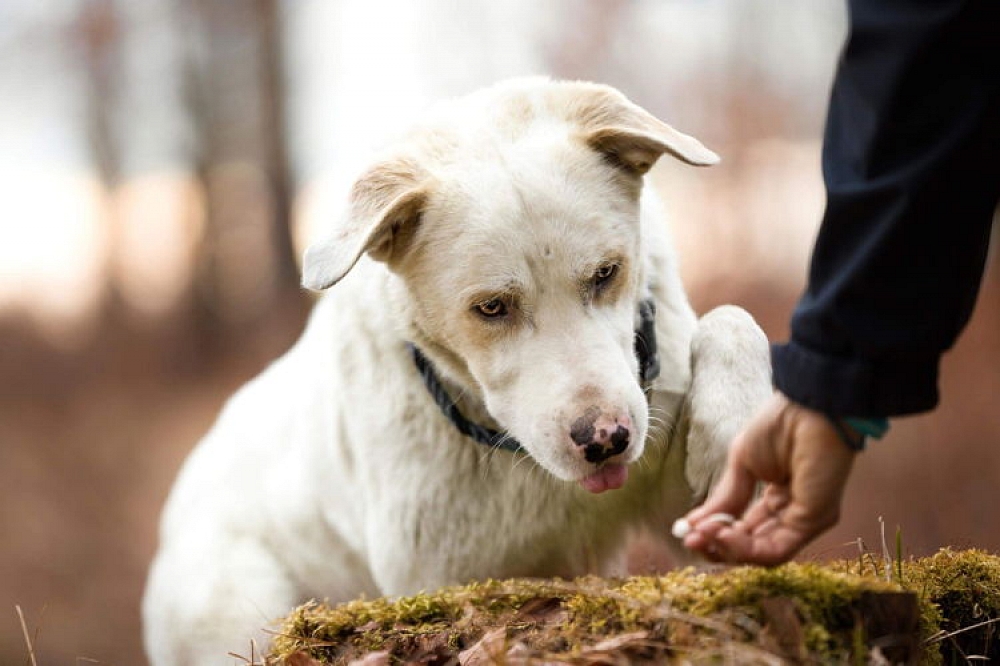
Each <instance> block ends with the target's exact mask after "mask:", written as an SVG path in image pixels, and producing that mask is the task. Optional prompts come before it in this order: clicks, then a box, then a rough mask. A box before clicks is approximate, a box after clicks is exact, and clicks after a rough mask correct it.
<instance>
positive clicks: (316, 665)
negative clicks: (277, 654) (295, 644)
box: [284, 651, 322, 666]
mask: <svg viewBox="0 0 1000 666" xmlns="http://www.w3.org/2000/svg"><path fill="white" fill-rule="evenodd" d="M284 666H322V664H321V662H318V661H316V660H315V659H313V658H312V657H310V656H309V654H308V653H307V652H301V651H300V652H293V653H292V654H290V655H288V656H287V657H285V661H284Z"/></svg>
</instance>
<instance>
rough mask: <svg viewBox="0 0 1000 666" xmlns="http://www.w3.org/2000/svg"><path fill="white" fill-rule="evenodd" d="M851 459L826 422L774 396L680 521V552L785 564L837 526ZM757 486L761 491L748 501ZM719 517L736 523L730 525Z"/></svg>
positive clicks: (848, 452)
mask: <svg viewBox="0 0 1000 666" xmlns="http://www.w3.org/2000/svg"><path fill="white" fill-rule="evenodd" d="M855 454H856V452H855V451H853V450H851V449H850V448H849V447H848V446H847V445H846V444H845V443H844V442H843V441H841V438H840V435H839V434H838V433H837V431H836V429H835V428H834V427H833V425H832V424H831V423H830V421H829V419H828V418H827V417H826V416H825V415H823V414H822V413H820V412H817V411H814V410H811V409H809V408H807V407H803V406H802V405H799V404H797V403H794V402H792V401H791V400H789V399H788V398H786V397H785V396H784V395H782V394H780V393H777V392H776V393H775V394H774V395H773V397H772V398H771V399H770V400H769V401H768V402H767V403H765V405H764V407H763V408H762V409H761V410H760V411H759V412H757V414H756V415H755V416H754V417H753V418H752V419H751V420H750V423H748V424H747V426H746V427H745V428H744V430H743V432H741V433H740V434H739V435H737V437H736V439H735V440H734V441H733V445H732V447H731V448H730V451H729V457H728V462H727V465H726V470H725V472H724V473H723V475H722V478H721V479H720V480H719V483H718V485H717V486H716V487H715V488H714V490H713V491H712V493H711V494H710V495H709V497H708V499H707V500H706V501H705V503H704V504H703V505H702V506H700V507H698V508H697V509H694V510H693V511H691V512H690V513H688V514H687V516H686V517H685V519H686V520H687V521H688V523H689V524H690V532H689V533H688V534H687V536H686V537H684V545H685V546H686V547H687V548H689V549H691V550H694V551H698V552H700V553H701V554H703V555H704V556H705V557H707V558H708V559H710V560H714V561H724V562H733V563H737V562H740V563H747V564H762V565H767V566H772V565H776V564H781V563H782V562H786V561H788V560H789V559H791V558H792V557H793V556H794V555H795V554H796V553H797V552H798V551H799V550H801V549H802V547H803V546H805V545H806V544H807V543H809V542H810V541H812V540H813V539H814V538H816V537H817V536H818V535H819V534H821V533H822V532H824V531H826V530H827V529H829V528H830V527H832V526H833V525H835V524H836V523H837V520H838V519H839V518H840V503H841V499H842V496H843V492H844V486H845V485H846V483H847V478H848V476H850V473H851V465H852V464H853V462H854V456H855ZM758 481H763V482H765V483H766V484H767V485H766V487H765V488H764V492H763V493H762V494H761V496H760V497H758V498H757V499H756V500H753V494H754V489H755V487H756V484H757V482H758ZM751 500H753V502H752V503H751ZM748 507H749V508H748ZM718 514H731V515H733V516H742V518H741V519H739V520H737V521H736V522H735V523H733V524H732V525H729V524H727V522H726V521H720V520H718Z"/></svg>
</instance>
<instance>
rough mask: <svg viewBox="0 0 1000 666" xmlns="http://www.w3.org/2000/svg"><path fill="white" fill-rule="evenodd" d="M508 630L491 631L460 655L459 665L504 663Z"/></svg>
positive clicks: (479, 665) (485, 665) (472, 665)
mask: <svg viewBox="0 0 1000 666" xmlns="http://www.w3.org/2000/svg"><path fill="white" fill-rule="evenodd" d="M506 643H507V630H506V629H503V628H500V629H494V630H493V631H489V632H487V633H486V635H484V636H483V637H482V638H480V639H479V640H478V641H476V642H475V643H473V644H472V645H471V646H469V647H468V648H466V649H465V650H462V651H461V652H459V653H458V663H460V664H461V665H462V666H490V665H491V664H502V663H504V661H505V660H504V659H503V657H504V647H505V645H506Z"/></svg>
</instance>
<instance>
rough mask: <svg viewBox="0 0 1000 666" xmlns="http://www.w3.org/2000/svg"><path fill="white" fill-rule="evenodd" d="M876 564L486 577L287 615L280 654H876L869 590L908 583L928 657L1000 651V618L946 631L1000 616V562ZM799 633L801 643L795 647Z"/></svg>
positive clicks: (845, 657) (844, 657) (835, 657)
mask: <svg viewBox="0 0 1000 666" xmlns="http://www.w3.org/2000/svg"><path fill="white" fill-rule="evenodd" d="M870 559H871V558H870ZM875 564H878V565H879V566H876V567H873V566H871V565H870V563H869V562H866V563H865V565H866V566H865V568H866V569H867V571H865V575H858V573H857V572H858V570H859V565H858V561H857V560H854V561H850V562H847V561H842V562H833V563H829V564H825V565H821V564H816V563H810V564H788V565H785V566H782V567H777V568H773V569H763V568H754V567H739V568H732V569H727V570H724V571H718V572H714V573H704V572H701V573H699V572H696V571H694V570H692V569H686V570H682V571H675V572H671V573H668V574H666V575H663V576H643V577H633V578H628V579H624V580H605V579H601V578H596V577H587V578H581V579H578V580H575V581H561V580H536V581H532V580H511V581H486V582H481V583H474V584H471V585H468V586H464V587H453V588H446V589H443V590H439V591H436V592H431V593H425V594H418V595H414V596H412V597H405V598H402V599H398V600H394V601H393V600H387V599H374V600H371V601H353V602H350V603H347V604H342V605H339V606H332V607H331V606H326V605H323V604H315V603H312V604H307V605H306V606H303V607H301V608H299V609H297V610H296V611H295V612H294V613H293V614H292V615H291V616H289V618H288V619H287V620H286V622H285V624H284V626H283V628H282V630H281V632H280V635H279V636H278V637H277V638H276V640H275V644H274V658H275V660H276V661H277V663H281V660H282V659H283V658H285V657H287V656H288V655H291V654H293V653H296V652H300V651H303V652H306V653H308V654H309V655H310V656H312V657H313V658H315V659H317V660H318V661H320V662H322V663H346V662H347V661H349V660H351V659H354V658H357V657H359V656H361V655H364V654H366V653H368V652H371V651H374V650H388V651H389V652H390V654H392V655H393V656H394V657H395V658H396V659H398V660H400V661H405V660H408V659H415V658H417V657H420V658H422V659H424V661H433V659H430V658H428V657H427V655H429V654H433V655H436V656H438V657H440V658H441V659H442V660H445V661H446V660H447V659H448V658H451V657H454V656H455V655H456V654H457V653H458V652H459V651H461V650H463V649H466V648H468V647H469V646H471V645H473V644H474V643H476V641H478V640H480V639H481V638H482V637H483V636H484V635H485V634H486V633H487V632H488V631H490V630H491V629H495V628H497V627H505V628H506V631H505V634H504V636H505V640H506V641H507V643H510V644H512V645H513V644H514V643H520V644H521V649H522V652H524V651H527V653H528V654H530V655H531V656H533V657H535V658H538V659H541V660H545V659H547V660H570V661H573V660H583V661H587V659H585V658H584V657H585V656H586V654H588V652H587V651H588V650H594V649H604V648H601V647H600V645H598V647H597V648H595V647H594V646H595V644H599V643H600V642H601V641H603V640H607V639H608V638H609V637H616V636H617V637H622V636H625V637H626V638H627V637H628V636H630V635H636V636H641V638H642V640H634V641H629V640H625V639H621V641H619V642H620V643H621V644H620V645H619V644H618V643H615V648H614V649H615V650H618V651H625V652H627V653H628V654H626V656H628V655H632V656H634V657H636V658H640V657H641V658H642V659H655V660H658V661H666V660H668V659H669V658H670V657H672V656H676V655H684V656H685V658H691V657H692V655H702V656H704V657H705V658H711V657H712V656H713V655H715V656H725V655H729V656H728V657H726V658H730V657H731V656H732V654H733V650H746V651H748V652H747V653H746V654H747V655H750V656H753V655H757V657H758V658H759V657H760V654H762V652H761V651H762V650H763V651H764V652H763V653H765V654H772V655H773V654H775V653H778V654H781V653H782V651H783V650H789V649H793V651H794V650H795V649H801V650H804V652H803V653H801V654H798V658H802V657H806V658H808V659H809V660H810V661H817V662H821V663H865V662H866V661H867V660H868V657H869V655H868V650H869V649H870V648H869V647H868V644H867V641H868V640H869V637H868V636H866V635H865V631H864V627H863V626H862V624H863V622H862V615H863V614H864V613H865V612H866V611H865V610H864V608H865V607H864V604H865V603H866V602H865V597H866V595H869V597H870V595H872V594H873V593H875V594H879V593H885V592H899V591H901V590H911V591H913V592H915V593H916V594H917V597H918V600H919V604H920V614H921V615H920V626H919V634H920V635H919V636H915V637H914V638H916V639H920V640H922V641H927V642H928V645H929V647H930V649H929V651H927V652H926V653H925V654H924V656H923V661H924V662H925V663H928V664H936V663H941V661H942V660H943V661H944V663H952V662H953V661H955V660H956V659H957V658H959V657H960V656H961V655H972V654H981V655H989V656H991V657H994V658H996V657H1000V654H997V649H998V644H1000V640H997V639H996V632H997V628H998V626H997V624H996V623H993V624H987V625H984V626H982V627H980V628H979V629H976V630H972V631H965V632H962V633H959V634H954V635H949V636H947V637H946V638H942V636H945V635H946V634H947V633H949V632H955V631H957V630H959V629H961V628H964V627H970V626H972V625H974V624H976V623H982V622H987V621H989V620H990V619H996V618H998V617H1000V558H997V557H995V556H991V555H988V554H987V553H983V552H981V551H964V552H954V551H950V550H944V551H941V552H940V553H938V554H937V555H935V556H933V557H929V558H925V559H920V560H907V561H903V560H901V559H897V560H896V561H894V562H893V563H890V564H891V565H892V568H891V570H892V571H893V573H894V574H895V578H896V579H897V581H898V580H899V579H900V578H901V579H902V581H903V583H904V585H902V586H901V585H900V584H899V583H898V582H892V583H889V582H886V581H885V580H884V578H882V577H881V576H875V575H873V574H872V571H873V569H878V570H879V571H884V570H885V568H884V563H881V564H880V563H877V562H876V563H875ZM774 599H779V600H783V604H784V606H783V608H784V609H785V610H784V612H786V613H787V612H790V613H792V614H793V615H794V619H793V621H792V624H796V625H797V629H796V631H797V633H795V634H794V635H792V636H791V637H789V636H788V635H785V636H777V637H775V636H774V635H772V633H773V632H770V633H769V631H770V630H769V629H768V628H767V627H769V622H771V619H769V617H768V611H767V610H766V608H765V606H767V605H768V603H769V602H768V600H774ZM789 609H790V610H789ZM781 623H785V622H784V621H782V622H778V624H781ZM771 624H774V622H771ZM778 633H779V634H780V633H781V632H778ZM622 641H624V642H622ZM782 641H784V642H783V643H782ZM789 641H791V643H795V644H798V646H799V647H796V645H792V646H791V648H790V647H789ZM505 645H506V643H505ZM937 648H941V652H940V653H939V652H938V650H937ZM628 651H632V652H628ZM421 655H422V656H421ZM785 656H789V655H785ZM791 656H793V657H794V656H796V655H794V654H793V655H791ZM747 660H750V657H747ZM738 661H742V659H738ZM956 663H957V662H956Z"/></svg>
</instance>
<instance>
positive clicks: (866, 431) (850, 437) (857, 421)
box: [826, 414, 889, 451]
mask: <svg viewBox="0 0 1000 666" xmlns="http://www.w3.org/2000/svg"><path fill="white" fill-rule="evenodd" d="M826 417H827V419H828V420H829V421H830V423H831V424H832V425H833V428H834V430H836V431H837V434H838V435H839V436H840V439H841V441H842V442H843V443H844V444H846V445H847V447H848V448H850V449H851V450H853V451H864V449H865V445H866V444H867V440H868V438H869V437H872V438H874V439H882V437H884V436H885V434H886V433H887V432H888V431H889V419H887V418H885V417H878V418H865V417H857V416H834V415H832V414H827V415H826Z"/></svg>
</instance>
